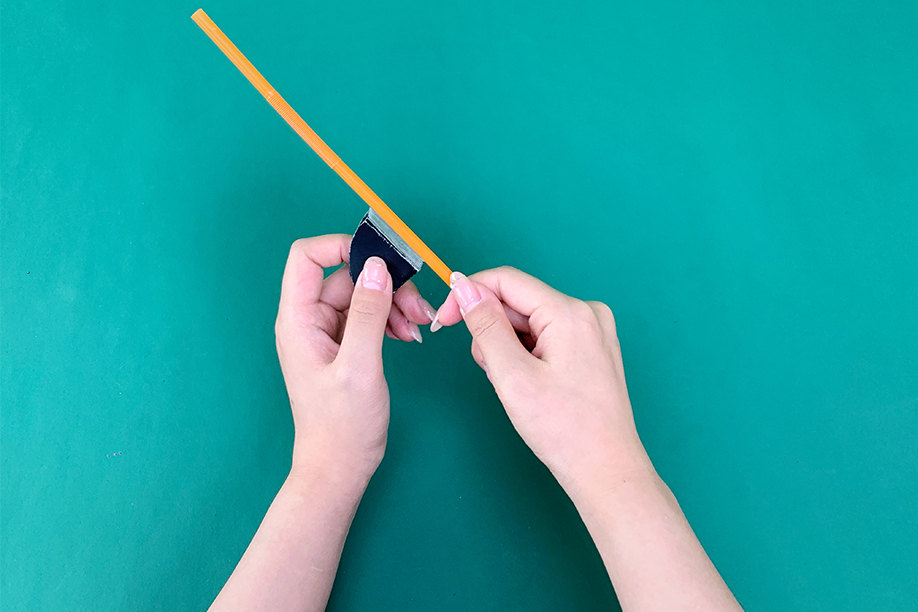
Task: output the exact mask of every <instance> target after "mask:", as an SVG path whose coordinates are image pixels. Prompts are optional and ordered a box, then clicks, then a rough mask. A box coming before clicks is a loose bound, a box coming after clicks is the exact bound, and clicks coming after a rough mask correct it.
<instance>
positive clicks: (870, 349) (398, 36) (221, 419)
mask: <svg viewBox="0 0 918 612" xmlns="http://www.w3.org/2000/svg"><path fill="white" fill-rule="evenodd" d="M197 8H198V5H196V4H189V3H180V2H159V3H136V2H121V3H102V2H96V3H72V2H71V3H65V2H28V3H26V2H23V1H20V0H10V1H4V2H3V8H2V35H0V46H2V58H0V61H2V69H0V74H2V88H0V96H2V134H0V136H2V138H0V143H2V176H0V178H2V302H0V305H2V312H0V315H2V319H0V324H2V591H0V593H2V606H3V610H4V612H6V611H9V612H12V611H14V610H50V611H58V610H61V611H62V610H135V609H136V610H191V609H196V608H197V609H201V608H203V607H205V606H206V605H207V604H208V603H209V602H210V601H211V599H212V598H213V597H214V596H215V594H216V593H217V591H218V589H219V588H220V586H221V585H222V584H223V582H224V581H225V580H226V578H227V576H228V575H229V573H230V571H231V570H232V568H233V566H234V564H235V562H236V561H237V559H238V558H239V556H240V555H241V554H242V551H243V550H244V548H245V546H246V545H247V543H248V541H249V539H250V538H251V536H252V534H253V532H254V530H255V529H256V527H257V525H258V523H259V521H260V520H261V517H262V515H263V513H264V511H265V509H266V508H267V506H268V504H269V503H270V500H271V499H272V497H273V495H274V493H275V492H276V490H277V488H278V486H279V485H280V483H281V482H282V479H283V477H284V475H285V469H286V468H287V466H288V464H289V455H290V449H291V442H292V431H291V428H292V424H291V419H290V416H289V410H288V406H287V404H286V395H285V391H284V387H283V382H282V379H281V375H280V371H279V367H278V365H277V361H276V356H275V351H274V337H273V322H274V316H275V312H276V305H277V300H278V295H279V288H280V280H281V274H282V271H283V266H284V261H285V258H286V253H287V249H288V247H289V244H290V243H291V242H292V241H293V240H294V239H296V238H298V237H303V236H309V235H315V234H322V233H328V232H349V231H352V230H353V228H354V227H355V226H356V224H357V222H358V220H359V219H360V216H361V215H362V214H363V212H364V210H365V207H364V206H363V205H362V203H361V202H360V201H359V200H358V199H357V198H356V196H354V195H353V194H352V193H351V192H350V191H349V189H348V188H347V187H346V186H345V185H344V184H343V183H342V182H341V181H340V179H338V177H337V176H336V175H335V174H334V173H333V172H331V171H330V170H329V169H328V168H327V167H325V166H324V164H322V163H321V161H320V160H319V159H318V158H317V157H316V155H315V154H314V153H312V151H311V150H310V149H309V148H308V147H307V146H306V145H305V144H304V143H303V142H301V141H300V140H299V138H298V137H297V136H296V135H295V134H294V133H293V132H292V131H291V130H290V128H288V127H287V125H286V124H284V123H283V121H282V120H281V119H280V118H279V117H278V116H277V115H276V114H275V112H274V111H273V110H272V109H271V108H270V107H269V106H268V105H267V104H266V103H265V102H264V100H263V99H262V98H261V96H259V95H258V93H257V92H256V91H255V90H254V89H253V88H252V87H251V86H250V85H249V84H248V83H247V82H246V81H245V79H244V78H243V77H242V76H241V75H240V74H239V72H238V71H237V70H236V69H235V68H234V67H233V66H232V65H231V64H230V62H229V61H228V60H227V59H226V58H225V57H224V56H223V54H222V53H220V52H219V50H218V49H217V48H216V47H215V46H214V45H213V43H211V42H210V40H209V39H208V38H207V37H206V36H205V35H204V34H203V33H202V32H201V31H200V30H199V29H198V27H197V26H196V25H195V24H194V23H193V22H192V21H191V19H190V15H191V13H192V12H193V11H194V10H195V9H197ZM204 8H205V10H207V11H208V13H209V14H210V15H211V17H212V18H213V19H214V20H215V21H216V22H217V24H218V25H219V26H220V27H222V28H223V30H224V31H225V32H226V33H227V34H228V35H229V36H230V37H231V38H232V39H233V41H234V42H235V43H236V44H237V45H238V46H239V47H240V48H241V49H242V50H243V52H244V53H246V54H247V55H248V57H249V58H250V59H251V60H252V61H253V62H254V63H255V65H256V66H257V67H258V68H259V69H260V70H261V71H262V73H263V74H264V75H265V76H266V77H267V78H268V80H269V81H271V83H272V84H273V85H274V86H275V87H276V88H277V89H278V90H279V91H280V92H281V93H282V94H283V95H284V96H285V97H286V99H287V100H288V101H289V102H290V103H291V105H292V106H293V107H294V108H296V109H297V110H298V111H299V112H300V114H301V115H302V116H303V117H304V118H305V119H306V120H307V121H308V122H309V123H310V124H311V125H312V126H313V127H314V128H315V129H316V131H317V132H318V133H319V134H320V135H321V136H323V137H324V138H325V140H326V141H327V142H328V143H329V144H330V145H331V146H332V147H333V148H334V149H335V150H336V152H337V153H338V154H339V155H340V156H341V157H342V158H343V159H344V160H345V161H346V162H347V163H348V164H349V165H350V166H351V167H352V168H353V169H354V170H355V171H356V172H357V173H358V174H359V175H360V176H361V177H362V178H363V179H364V180H365V181H366V182H367V183H368V184H369V185H370V186H371V187H373V188H374V189H375V190H376V191H377V193H379V194H380V196H381V197H382V198H383V199H384V200H386V201H387V202H388V203H390V204H391V205H392V206H393V207H394V208H395V209H396V210H397V211H398V212H399V213H400V214H401V215H402V217H403V218H404V219H405V220H406V221H407V222H408V223H409V224H410V225H411V226H412V227H413V229H415V230H416V231H417V232H418V233H419V234H420V235H421V236H423V237H424V238H425V239H426V240H427V242H428V243H429V244H430V245H431V246H432V247H433V248H434V250H435V251H436V252H437V253H438V254H439V255H440V256H441V257H442V258H443V259H444V260H445V261H446V262H447V263H448V264H450V265H452V266H453V267H455V268H457V269H460V270H462V271H465V272H472V271H475V270H477V269H480V268H484V267H491V266H494V265H499V264H512V265H516V266H518V267H520V268H522V269H524V270H527V271H529V272H531V273H533V274H535V275H537V276H539V277H541V278H544V279H545V280H547V281H548V282H549V283H552V284H554V285H556V286H557V287H558V288H560V289H562V290H564V291H566V292H569V293H572V294H574V295H577V296H581V297H584V298H592V299H600V300H603V301H606V302H608V303H609V304H610V305H611V306H612V308H613V310H614V311H615V312H616V315H617V318H618V322H619V333H620V336H621V342H622V347H623V351H624V356H625V362H626V366H627V372H628V380H629V386H630V390H631V394H632V400H633V403H634V406H635V413H636V419H637V422H638V427H639V430H640V432H641V434H642V437H643V439H644V441H645V443H646V445H647V447H648V450H649V452H650V454H651V456H652V458H653V459H654V461H655V463H656V465H657V467H658V469H659V471H660V472H661V474H662V475H663V477H664V478H665V479H666V480H667V482H668V483H669V484H670V485H671V487H672V488H673V490H674V491H675V493H676V495H677V496H678V498H679V500H680V501H681V503H682V505H683V508H684V509H685V511H686V514H687V515H688V517H689V520H690V521H691V523H692V524H693V526H694V527H695V530H696V531H697V533H698V535H699V537H700V538H701V540H702V542H703V543H704V545H705V547H706V548H707V550H708V552H709V553H710V555H711V557H712V558H713V560H714V562H715V563H716V564H717V566H718V567H719V568H720V570H721V572H722V574H723V575H724V577H725V579H726V580H727V582H728V584H729V585H730V586H731V587H732V588H733V590H734V592H735V593H736V595H737V596H738V597H739V599H740V600H741V601H742V602H743V603H744V604H745V605H746V606H747V609H749V610H766V611H770V610H775V611H778V610H780V611H784V610H790V609H800V610H803V609H806V610H832V611H839V610H852V611H853V610H857V611H863V610H903V609H906V608H910V607H913V606H914V605H915V601H916V599H918V582H916V579H915V574H914V570H915V568H914V562H915V559H916V558H918V519H916V513H915V509H916V507H918V359H916V355H918V348H916V347H918V323H916V312H918V36H916V35H915V32H916V26H918V6H916V5H915V4H914V3H906V2H901V3H895V2H888V1H884V2H879V3H856V2H850V1H849V2H842V3H839V2H829V1H823V2H810V3H803V4H801V3H798V2H768V3H757V4H750V3H730V2H704V3H669V4H667V3H661V2H645V3H639V4H625V3H615V4H610V3H596V4H594V5H590V6H587V5H586V4H584V3H578V2H562V1H561V0H558V1H556V2H552V3H539V2H536V3H532V2H495V3H488V2H481V1H478V0H474V1H472V2H463V3H448V4H444V3H436V2H414V3H410V2H398V1H397V2H385V3H383V2H379V3H353V2H313V3H303V2H279V3H273V4H270V5H267V6H263V7H259V5H258V4H257V3H256V4H253V3H251V2H248V3H244V2H214V3H213V4H210V5H205V6H204ZM418 284H419V285H420V287H421V288H422V290H423V291H424V292H425V293H426V294H428V295H429V296H430V297H431V301H433V302H434V303H435V304H439V302H440V300H442V298H443V297H444V296H445V293H446V287H445V286H444V285H442V283H440V281H439V280H438V279H437V278H436V277H435V276H434V275H433V274H432V273H431V272H430V271H429V270H425V271H423V272H422V274H421V275H420V276H419V277H418ZM468 344H469V339H468V334H467V332H466V331H465V330H464V329H462V328H461V327H457V328H454V329H449V330H444V331H443V332H442V333H438V334H436V335H433V336H430V335H428V336H427V340H426V341H425V343H424V344H423V345H421V346H418V345H412V346H406V345H395V344H392V343H390V344H389V345H388V346H387V348H386V355H385V357H386V368H387V374H388V378H389V381H390V387H391V392H392V424H391V427H390V433H389V448H388V453H387V456H386V459H385V461H384V462H383V465H382V467H381V468H380V470H379V472H378V474H377V476H376V478H375V479H374V480H373V482H372V483H371V485H370V488H369V490H368V492H367V495H366V497H365V499H364V501H363V504H362V505H361V507H360V510H359V512H358V515H357V518H356V520H355V523H354V526H353V529H352V531H351V535H350V537H349V540H348V544H347V547H346V550H345V552H344V557H343V560H342V564H341V570H340V573H339V576H338V581H337V583H336V587H335V591H334V592H333V594H332V600H331V605H330V608H331V609H332V610H361V609H377V610H386V609H391V610H434V609H436V610H452V609H455V610H469V609H481V610H506V609H521V610H604V609H609V608H610V607H611V608H615V607H616V604H615V598H614V593H613V591H612V589H611V587H610V586H609V585H608V584H607V579H606V577H605V574H604V570H603V568H602V565H601V561H600V559H599V556H598V554H597V553H596V551H595V549H594V548H593V546H592V544H591V542H590V540H589V537H588V535H587V533H586V531H585V529H584V528H583V527H582V525H581V523H580V522H579V519H578V517H577V514H576V512H575V510H574V508H573V507H572V505H571V504H570V503H569V502H568V501H567V499H566V497H565V496H564V495H563V493H562V491H561V490H560V489H559V488H558V486H557V485H556V484H555V483H554V482H553V480H552V479H551V477H550V475H549V474H548V473H547V472H546V470H545V469H544V468H543V467H541V465H540V464H539V463H538V461H537V460H536V459H535V458H534V457H532V456H531V455H530V453H529V452H528V450H527V449H526V448H525V446H524V445H523V443H522V442H521V441H520V440H519V439H518V438H517V436H516V435H515V433H514V431H513V429H512V427H511V426H510V424H509V423H508V422H507V420H506V417H505V416H504V414H503V412H502V410H501V408H500V406H499V404H498V402H497V400H496V398H495V397H494V395H493V393H492V392H491V391H490V388H489V385H488V383H487V380H486V379H485V377H484V376H483V375H482V374H481V372H480V371H479V370H478V368H477V366H476V365H475V364H474V363H473V361H472V360H471V358H470V357H469V355H468ZM113 453H121V454H120V455H116V456H109V455H111V454H113Z"/></svg>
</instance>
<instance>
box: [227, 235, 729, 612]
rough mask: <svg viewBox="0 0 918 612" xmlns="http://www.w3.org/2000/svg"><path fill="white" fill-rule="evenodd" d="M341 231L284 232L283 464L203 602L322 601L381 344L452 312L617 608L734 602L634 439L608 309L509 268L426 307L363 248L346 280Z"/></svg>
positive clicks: (279, 604) (377, 434) (377, 399)
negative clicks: (238, 550) (576, 517)
mask: <svg viewBox="0 0 918 612" xmlns="http://www.w3.org/2000/svg"><path fill="white" fill-rule="evenodd" d="M349 240H350V237H349V236H345V235H330V236H320V237H317V238H310V239H305V240H299V241H297V242H296V243H295V244H294V245H293V247H292V248H291V251H290V256H289V258H288V261H287V267H286V269H285V271H284V280H283V286H282V289H281V302H280V307H279V311H278V317H277V324H276V327H275V330H276V336H277V351H278V356H279V358H280V362H281V369H282V370H283V373H284V381H285V382H286V385H287V392H288V394H289V396H290V404H291V408H292V411H293V421H294V427H295V431H296V434H295V441H294V449H293V461H292V467H291V470H290V475H289V476H288V478H287V480H286V481H285V483H284V485H283V486H282V487H281V489H280V491H279V492H278V494H277V497H276V498H275V499H274V502H273V503H272V504H271V507H270V508H269V510H268V512H267V514H266V515H265V518H264V520H263V521H262V523H261V526H260V527H259V529H258V531H257V533H256V534H255V537H254V538H253V540H252V542H251V544H250V545H249V547H248V549H247V550H246V552H245V554H244V555H243V557H242V559H241V560H240V562H239V564H238V565H237V566H236V569H235V571H234V572H233V574H232V576H230V578H229V580H228V581H227V583H226V585H225V586H224V587H223V590H221V591H220V594H219V595H218V596H217V599H216V600H215V601H214V603H213V605H212V606H211V610H220V611H230V610H324V609H325V605H326V603H327V602H328V596H329V593H330V592H331V587H332V583H333V581H334V577H335V571H336V570H337V567H338V560H339V558H340V556H341V550H342V548H343V546H344V541H345V538H346V536H347V532H348V529H349V528H350V524H351V521H352V520H353V517H354V513H355V512H356V510H357V505H358V504H359V502H360V499H361V497H362V496H363V492H364V490H365V488H366V486H367V483H368V482H369V480H370V478H371V477H372V475H373V473H374V472H375V471H376V468H377V467H378V465H379V463H380V461H381V460H382V458H383V453H384V451H385V446H386V432H387V429H388V423H389V393H388V388H387V386H386V381H385V378H384V376H383V363H382V343H383V336H384V335H388V336H389V337H391V338H395V339H398V340H403V341H412V340H417V341H420V333H419V330H418V327H417V326H418V325H426V324H428V323H430V324H431V331H436V330H437V329H439V328H440V327H442V326H444V325H454V324H456V323H459V322H460V321H463V320H464V321H465V323H466V325H467V326H468V329H469V331H470V332H471V334H472V338H473V340H472V357H473V358H474V359H475V361H476V362H477V363H478V364H479V365H480V366H481V367H482V368H483V369H484V371H485V372H486V373H487V375H488V378H489V380H490V381H491V382H492V384H493V385H494V389H495V391H496V393H497V396H498V398H499V399H500V401H501V402H502V404H503V406H504V408H505V409H506V411H507V415H508V416H509V417H510V420H511V422H512V423H513V425H514V427H515V428H516V430H517V432H518V433H519V434H520V436H521V437H522V438H523V440H524V441H525V442H526V444H528V445H529V447H530V448H531V449H532V451H533V452H534V453H535V455H536V456H537V457H538V458H539V459H540V460H541V461H542V462H543V463H545V465H546V466H547V467H548V468H549V470H551V472H552V474H553V475H554V476H555V478H556V479H557V480H558V482H559V483H560V484H561V486H562V487H563V488H564V490H565V491H566V492H567V494H568V495H569V496H570V498H571V500H572V501H573V502H574V504H575V506H576V507H577V509H578V510H579V512H580V515H581V517H582V518H583V521H584V523H585V524H586V526H587V529H588V530H589V532H590V534H591V535H592V537H593V540H594V542H595V543H596V546H597V548H598V550H599V552H600V555H601V556H602V559H603V563H604V564H605V566H606V570H607V571H608V574H609V578H610V579H611V581H612V583H613V585H614V587H615V592H616V594H617V595H618V598H619V602H620V603H621V606H622V609H623V610H625V611H626V612H640V611H645V610H647V611H650V610H706V611H736V610H741V608H740V606H739V604H738V603H737V601H736V599H735V598H734V597H733V595H732V593H731V592H730V590H729V588H727V585H726V584H725V583H724V581H723V580H722V579H721V577H720V574H718V572H717V570H716V569H715V568H714V565H713V564H712V563H711V561H710V559H709V558H708V556H707V554H706V553H705V551H704V549H703V548H702V546H701V544H700V543H699V542H698V539H697V538H696V537H695V534H694V532H693V531H692V528H691V527H690V526H689V524H688V521H686V519H685V516H684V515H683V513H682V510H681V509H680V508H679V504H678V503H677V502H676V499H675V497H673V494H672V493H671V492H670V490H669V488H668V487H667V486H666V485H665V484H664V483H663V481H662V480H661V479H660V477H659V476H658V475H657V473H656V471H655V470H654V467H653V464H652V463H651V461H650V458H649V457H648V455H647V453H646V452H645V450H644V447H643V445H642V443H641V440H640V438H639V437H638V434H637V430H636V428H635V425H634V418H633V416H632V411H631V402H630V400H629V399H628V391H627V387H626V385H625V374H624V369H623V366H622V357H621V351H620V348H619V343H618V338H617V335H616V331H615V320H614V318H613V316H612V312H611V311H610V310H609V308H608V307H607V306H606V305H604V304H601V303H599V302H583V301H580V300H577V299H574V298H571V297H569V296H566V295H564V294H562V293H560V292H558V291H556V290H554V289H552V288H551V287H549V286H548V285H545V284H544V283H542V282H541V281H539V280H537V279H535V278H533V277H531V276H529V275H527V274H524V273H523V272H520V271H519V270H515V269H513V268H497V269H493V270H486V271H483V272H479V273H478V274H474V275H472V276H471V277H465V276H464V275H462V274H460V273H454V274H453V277H452V279H451V281H452V282H451V286H452V290H451V291H450V294H449V296H448V297H447V299H446V302H445V303H444V304H443V305H442V306H441V307H440V309H439V311H437V313H436V314H435V313H434V311H433V309H432V308H431V307H430V305H429V304H428V303H427V302H426V301H424V300H423V298H421V296H420V294H419V293H418V290H417V288H416V287H415V286H414V285H413V284H411V283H407V284H406V285H405V286H403V287H401V288H400V289H399V290H398V291H397V292H396V293H395V294H394V295H393V293H392V280H391V277H390V276H389V273H388V271H387V270H386V268H385V264H383V263H382V262H381V260H378V259H376V258H371V259H370V260H369V261H368V262H367V264H366V266H365V267H364V269H363V271H362V272H361V275H360V277H359V278H358V281H357V285H356V287H355V286H354V284H353V283H352V282H351V280H350V277H349V275H348V271H347V269H346V267H343V268H341V269H340V270H338V271H336V272H334V273H333V274H331V275H330V276H329V277H328V278H326V279H324V280H323V277H324V268H330V267H334V266H337V265H339V264H341V263H345V262H346V259H347V252H348V245H349Z"/></svg>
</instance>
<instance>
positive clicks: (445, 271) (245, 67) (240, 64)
mask: <svg viewBox="0 0 918 612" xmlns="http://www.w3.org/2000/svg"><path fill="white" fill-rule="evenodd" d="M191 18H192V19H194V21H195V23H197V24H198V25H199V26H201V29H202V30H204V33H205V34H207V35H208V36H209V37H210V39H211V40H212V41H214V43H215V44H216V45H217V46H218V47H220V50H221V51H223V53H225V54H226V57H228V58H229V59H230V61H232V62H233V63H234V64H235V65H236V68H238V69H239V71H240V72H241V73H242V74H244V75H245V78H247V79H248V80H249V82H250V83H251V84H252V85H254V86H255V89H257V90H258V91H259V92H260V93H261V95H263V96H264V97H265V100H267V101H268V104H270V105H271V106H273V107H274V110H276V111H277V112H278V114H280V116H281V117H283V118H284V121H286V122H287V123H288V124H289V125H290V127H292V128H293V130H294V131H295V132H296V133H297V134H299V135H300V137H301V138H302V139H303V140H305V141H306V144H308V145H309V146H310V147H312V150H313V151H315V152H316V153H317V154H318V155H319V157H321V158H322V160H323V161H324V162H325V163H326V164H328V166H329V167H330V168H331V169H332V170H334V171H335V172H337V173H338V176H340V177H341V178H342V179H344V182H345V183H347V184H348V185H350V186H351V189H353V190H354V191H355V192H356V193H357V195H359V196H360V197H361V198H362V199H363V201H364V202H366V203H367V204H368V205H369V206H370V208H372V209H373V210H375V211H376V213H377V214H378V215H379V216H380V217H382V219H383V220H384V221H385V222H386V223H388V224H389V226H390V227H391V228H392V229H393V230H394V231H395V233H396V234H398V235H399V236H400V237H401V238H402V240H404V241H405V242H406V243H408V246H410V247H411V248H412V249H414V251H415V252H416V253H417V254H418V255H419V256H420V257H421V259H423V260H424V261H425V262H426V263H427V265H428V266H430V269H431V270H433V271H434V272H436V273H437V276H439V277H440V278H441V279H442V280H443V282H444V283H446V284H447V285H448V284H449V275H450V274H451V271H450V269H449V268H448V267H447V266H446V264H444V263H443V261H441V260H440V258H439V257H437V256H436V255H435V254H434V252H433V251H431V250H430V247H428V246H427V245H426V244H424V241H423V240H421V239H420V238H418V235H417V234H415V233H414V232H413V231H411V228H410V227H408V226H407V225H405V222H404V221H402V220H401V219H400V218H399V217H398V215H396V214H395V212H393V210H392V209H391V208H389V207H388V206H387V205H386V203H385V202H383V201H382V200H381V199H380V198H379V196H378V195H376V194H375V193H374V192H373V190H372V189H370V188H369V187H367V184H366V183H364V182H363V181H362V180H360V177H359V176H357V175H356V174H354V171H353V170H351V169H350V168H348V166H347V164H345V163H344V162H343V161H341V158H340V157H338V156H337V155H335V152H334V151H332V150H331V147H329V146H328V145H327V144H325V141H323V140H322V139H321V138H319V135H318V134H316V133H315V131H313V129H312V128H311V127H309V125H307V124H306V122H305V121H303V119H302V117H300V116H299V115H298V114H296V111H295V110H293V108H292V107H291V106H290V105H289V104H287V101H286V100H284V99H283V98H282V97H281V95H280V94H279V93H277V92H276V91H275V90H274V88H273V87H271V85H270V83H268V81H267V80H266V79H265V77H263V76H261V73H260V72H258V70H256V69H255V66H253V65H252V62H250V61H249V60H248V59H246V57H245V56H244V55H243V54H242V52H241V51H240V50H239V49H237V48H236V45H234V44H233V43H232V42H230V39H229V38H227V37H226V34H224V33H223V32H222V31H221V30H220V28H218V27H217V24H215V23H214V22H213V20H211V18H210V17H208V16H207V13H205V12H204V9H198V10H197V11H195V13H194V15H192V16H191Z"/></svg>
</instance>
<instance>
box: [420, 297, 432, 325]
mask: <svg viewBox="0 0 918 612" xmlns="http://www.w3.org/2000/svg"><path fill="white" fill-rule="evenodd" d="M418 304H420V305H421V310H423V311H424V314H426V315H427V318H428V319H430V320H431V321H433V320H434V318H435V317H436V316H437V312H436V311H435V310H434V309H433V306H431V305H430V302H428V301H427V300H425V299H424V298H422V297H419V298H418Z"/></svg>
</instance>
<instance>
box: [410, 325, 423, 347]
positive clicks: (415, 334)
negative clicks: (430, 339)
mask: <svg viewBox="0 0 918 612" xmlns="http://www.w3.org/2000/svg"><path fill="white" fill-rule="evenodd" d="M408 330H409V331H410V332H411V337H412V338H414V340H415V342H417V343H418V344H420V343H422V342H424V338H422V337H421V330H420V329H419V328H418V324H417V323H414V322H412V321H408Z"/></svg>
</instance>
